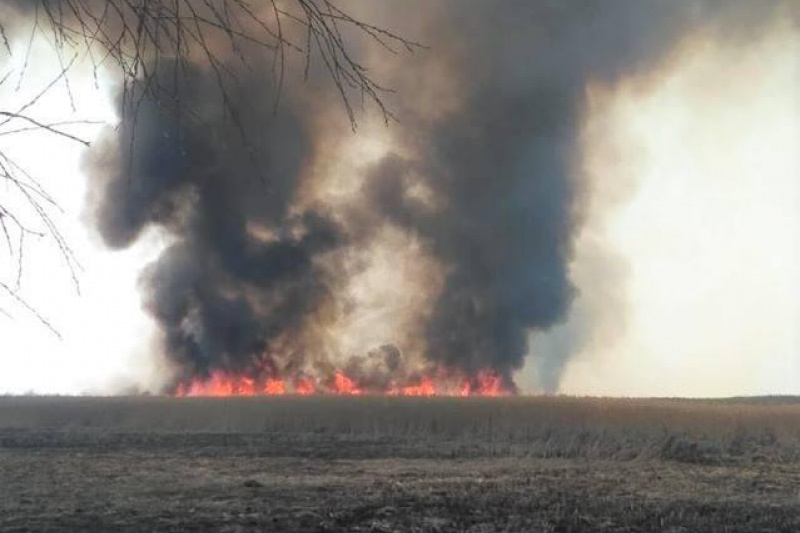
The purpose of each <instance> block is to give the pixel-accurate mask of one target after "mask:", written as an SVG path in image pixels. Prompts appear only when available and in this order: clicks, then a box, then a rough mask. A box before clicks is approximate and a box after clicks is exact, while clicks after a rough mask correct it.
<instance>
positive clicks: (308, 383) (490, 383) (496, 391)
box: [174, 370, 512, 397]
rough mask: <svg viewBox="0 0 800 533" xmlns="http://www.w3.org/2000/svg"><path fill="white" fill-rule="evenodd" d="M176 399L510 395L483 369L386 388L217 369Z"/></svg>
mask: <svg viewBox="0 0 800 533" xmlns="http://www.w3.org/2000/svg"><path fill="white" fill-rule="evenodd" d="M174 394H175V396H180V397H187V396H195V397H197V396H206V397H227V396H280V395H288V394H296V395H301V396H309V395H314V394H333V395H342V396H361V395H383V396H509V395H511V394H512V392H511V391H510V390H509V389H508V388H507V387H506V386H505V385H504V383H503V379H502V378H501V377H500V375H498V374H497V373H496V372H494V371H491V370H482V371H479V372H477V373H476V374H475V375H474V376H467V375H465V374H463V373H461V372H443V371H440V372H435V373H432V374H431V375H426V376H423V377H421V378H417V379H414V380H411V381H409V382H408V383H403V384H396V385H392V386H389V387H385V388H375V387H366V386H362V385H361V384H359V383H358V382H357V381H356V380H355V379H354V378H352V377H351V376H348V375H347V374H346V373H345V372H343V371H341V370H339V371H336V372H335V373H334V374H333V376H331V377H329V378H325V379H321V378H317V377H313V376H308V375H300V376H296V377H293V378H274V377H272V378H267V379H257V378H253V377H250V376H247V375H238V374H235V373H231V372H227V371H224V370H216V371H214V372H212V373H211V375H210V376H208V377H207V378H205V379H201V378H195V379H192V380H190V381H187V382H184V383H180V384H178V386H177V387H176V389H175V392H174Z"/></svg>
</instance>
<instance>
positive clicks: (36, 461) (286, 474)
mask: <svg viewBox="0 0 800 533" xmlns="http://www.w3.org/2000/svg"><path fill="white" fill-rule="evenodd" d="M0 531H3V532H22V531H37V532H39V531H45V532H55V531H163V532H178V531H198V532H199V531H230V532H245V531H291V532H295V531H297V532H303V531H309V532H312V531H313V532H324V531H330V532H333V531H369V532H389V531H419V532H423V531H424V532H462V531H469V532H494V531H544V532H550V531H552V532H569V531H617V532H623V531H624V532H627V531H670V532H679V531H685V532H695V531H714V532H716V531H720V532H722V531H728V532H759V531H785V532H797V531H800V403H798V402H797V401H796V400H795V399H792V398H772V399H757V400H744V399H736V400H726V401H689V400H601V399H573V398H506V399H473V398H467V399H445V398H434V399H419V398H341V397H328V398H285V397H281V398H242V399H223V400H211V399H168V398H0Z"/></svg>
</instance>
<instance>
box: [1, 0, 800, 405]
mask: <svg viewBox="0 0 800 533" xmlns="http://www.w3.org/2000/svg"><path fill="white" fill-rule="evenodd" d="M13 5H18V6H24V5H26V3H14V4H13ZM343 5H344V7H345V8H346V9H349V10H350V12H351V14H352V15H353V16H354V17H355V18H364V19H366V20H369V21H371V22H374V23H375V24H377V25H379V26H383V27H386V28H389V29H391V30H392V31H395V32H397V33H399V34H401V35H404V36H408V37H409V38H410V39H413V40H416V41H419V42H421V43H424V44H425V45H426V46H427V47H428V48H427V49H425V50H420V51H418V52H416V53H414V54H406V53H403V52H400V53H398V54H395V55H392V54H389V57H388V58H387V57H385V56H381V55H379V53H378V52H376V50H375V48H376V47H375V43H374V42H372V41H370V40H369V39H368V38H366V37H365V36H359V35H353V36H350V37H349V38H350V39H351V40H350V42H351V44H352V46H354V50H355V51H354V53H356V54H358V56H359V57H361V58H363V61H365V63H368V64H370V65H372V64H373V63H375V64H376V66H375V69H374V70H375V72H376V73H377V77H378V78H379V79H380V81H381V82H382V83H383V84H384V85H387V86H390V87H393V88H395V89H396V90H397V92H396V94H394V95H387V96H386V98H387V102H389V104H390V106H391V107H392V110H393V112H394V113H395V114H396V115H397V117H398V118H399V122H398V123H391V124H390V125H389V126H386V127H384V126H382V125H376V124H375V123H376V119H375V116H374V111H375V110H374V109H370V108H369V106H368V107H367V109H365V110H361V111H358V117H357V119H358V121H359V129H358V131H357V132H356V133H353V132H351V131H350V129H349V123H348V121H347V117H346V116H345V115H344V113H343V111H342V109H341V102H340V100H339V97H338V95H337V93H336V91H335V88H334V87H332V86H331V85H330V84H329V83H326V82H325V80H324V77H325V75H324V73H323V72H318V70H321V69H319V65H318V63H316V64H315V63H312V72H311V75H310V79H309V80H307V81H306V80H303V77H302V76H301V75H296V76H289V77H288V78H286V79H285V80H284V85H283V87H282V90H281V96H280V101H279V105H278V106H277V110H276V107H275V102H276V98H278V95H277V92H276V91H277V87H278V80H277V79H276V77H275V72H274V71H273V70H271V69H270V68H269V67H268V66H265V67H263V68H262V67H260V66H259V65H266V64H268V61H265V59H264V58H263V57H262V55H263V54H264V53H265V52H264V50H263V49H259V48H257V47H251V48H245V49H244V50H241V51H237V53H233V52H230V51H225V50H224V49H223V48H222V45H219V46H220V51H219V54H220V56H223V57H227V59H228V62H227V63H226V64H225V68H226V70H227V71H228V72H230V73H232V74H233V76H232V79H233V80H235V81H231V82H230V83H225V94H224V98H223V93H222V92H221V90H220V89H221V87H220V84H219V79H218V77H217V72H216V71H215V69H214V68H211V65H208V64H204V63H202V62H201V61H196V62H195V63H194V64H192V65H190V66H189V67H185V66H183V65H182V66H181V68H180V69H177V68H176V67H175V65H174V64H169V63H166V62H162V63H160V64H158V65H153V66H152V68H153V69H155V71H156V72H159V73H160V74H159V76H158V77H159V79H160V80H162V82H163V86H162V87H161V89H160V92H158V93H154V92H152V91H148V90H147V88H146V87H143V86H142V84H138V85H137V84H134V85H133V86H132V87H129V88H127V90H128V91H133V93H132V94H133V95H134V96H135V98H134V99H135V100H138V101H140V102H141V105H140V106H139V109H138V111H137V113H136V114H130V113H123V105H124V103H123V94H122V92H120V94H119V95H118V98H117V100H118V112H119V114H120V116H122V117H123V120H122V123H121V124H120V125H119V127H118V128H116V129H109V130H108V131H106V132H105V134H104V135H103V137H102V140H101V141H100V142H98V143H96V144H95V146H93V148H92V149H91V152H90V154H89V156H88V157H87V159H86V169H87V171H88V173H89V175H90V192H89V197H88V200H87V213H88V214H89V217H90V219H91V223H92V225H93V226H94V227H95V228H96V230H97V232H98V233H99V235H100V236H101V237H102V239H103V241H104V243H105V244H106V245H107V246H109V247H111V248H114V249H121V248H126V247H128V246H130V245H131V244H132V243H135V242H136V241H137V239H140V238H141V236H142V235H143V234H144V233H145V232H146V231H148V230H157V231H160V232H162V233H163V234H164V235H166V236H167V238H168V240H169V242H170V245H169V246H168V247H167V248H166V249H165V250H164V251H163V253H162V254H161V256H160V257H159V259H158V260H157V261H155V262H154V263H153V264H151V265H149V266H148V267H147V268H146V269H145V270H144V271H143V272H142V274H141V278H140V288H141V294H142V304H143V306H144V308H145V309H146V310H147V312H148V313H149V314H150V315H151V316H152V317H153V318H154V319H155V321H156V322H157V324H158V328H159V338H158V339H157V343H158V345H159V350H160V351H161V352H162V353H163V355H164V357H166V359H167V360H169V362H170V363H171V365H172V366H173V368H174V369H175V376H176V377H175V383H174V384H175V385H176V386H177V385H178V384H181V383H187V382H189V381H191V380H193V379H196V378H200V379H202V378H207V377H209V376H211V375H212V374H213V373H214V372H215V371H218V370H222V371H225V372H228V373H232V374H244V375H249V376H254V377H257V378H259V379H267V378H290V379H292V380H294V381H295V382H299V381H298V380H302V379H304V378H305V376H315V377H316V379H319V380H322V381H330V380H333V379H335V377H336V372H337V370H342V371H346V373H347V375H348V376H350V377H352V378H353V379H354V380H355V381H356V382H357V386H358V387H359V388H361V389H364V390H375V391H383V390H388V389H389V388H391V387H393V386H398V385H408V384H414V383H416V382H417V381H418V378H419V376H420V375H421V374H426V373H434V374H436V373H437V372H444V373H453V372H455V373H458V374H463V375H466V376H472V377H474V376H479V375H481V373H485V372H490V373H491V374H492V375H495V376H497V377H498V379H500V380H501V382H502V387H503V389H505V390H508V391H513V390H515V387H516V385H515V383H514V379H513V376H514V373H515V372H516V371H518V370H519V369H520V368H521V367H522V366H523V364H524V363H525V360H526V357H534V358H536V360H537V367H538V368H539V369H540V370H539V374H538V377H539V383H538V384H537V385H538V387H539V388H541V389H542V390H547V391H556V390H557V389H558V385H559V382H560V380H561V377H562V373H563V369H564V367H565V364H566V363H567V361H568V360H569V358H570V357H571V355H572V354H573V353H574V352H575V351H576V350H577V349H578V347H579V346H580V345H581V344H582V343H583V342H586V339H587V338H589V337H590V336H592V335H593V334H594V333H592V332H593V331H594V330H595V329H596V328H606V329H611V330H614V329H618V328H623V327H624V322H625V316H624V315H625V302H624V300H625V298H624V295H623V291H624V287H622V286H621V285H622V283H623V282H622V279H623V278H624V276H625V265H624V262H621V261H620V260H619V259H618V258H617V257H616V256H614V254H613V253H612V252H609V251H605V250H603V249H602V246H599V247H598V248H597V249H596V252H595V254H594V255H593V259H592V261H591V262H592V264H594V265H596V267H597V268H596V269H592V271H591V272H588V273H587V272H583V273H581V274H580V279H581V282H582V283H592V284H602V285H603V286H604V290H603V291H601V292H602V294H603V295H604V296H603V300H604V301H605V302H607V303H608V306H613V307H614V308H615V309H618V310H619V312H618V313H617V314H616V315H614V316H610V317H609V316H608V314H607V308H606V306H604V305H603V302H599V301H598V302H593V303H592V304H591V305H589V306H584V307H582V308H581V316H580V320H579V321H576V322H573V323H571V325H570V328H568V329H567V330H566V331H567V333H566V334H562V335H560V336H559V337H558V339H560V340H559V341H558V342H556V343H551V344H550V345H549V346H546V347H541V346H540V347H539V348H540V349H535V350H532V349H531V339H532V338H533V339H536V338H537V336H539V335H541V334H543V333H545V332H548V331H552V330H553V328H559V327H563V324H564V323H565V321H566V320H567V317H568V316H569V314H570V311H571V309H572V306H573V302H574V301H575V299H576V298H578V297H579V296H580V291H579V289H578V284H577V281H578V280H577V276H576V272H575V270H574V262H575V251H576V241H577V239H578V238H579V236H580V235H581V234H582V232H583V231H584V229H585V222H586V220H587V216H588V213H589V212H590V211H592V210H595V211H597V210H599V211H602V210H603V209H605V208H606V207H607V206H606V205H605V200H604V198H606V196H605V195H604V194H603V191H602V190H599V189H602V188H603V187H604V185H603V184H602V183H590V182H589V181H588V180H587V179H586V176H585V175H584V173H583V171H582V168H581V161H582V153H581V149H582V144H581V133H582V128H583V126H584V124H583V120H584V112H585V106H586V91H587V87H588V86H589V85H590V84H593V83H594V84H600V85H604V86H613V85H615V84H617V83H619V82H620V81H622V80H625V79H627V78H631V77H636V78H637V79H639V80H643V81H642V83H646V82H647V79H648V73H649V72H651V71H652V72H656V71H657V69H658V67H659V66H660V65H662V64H663V63H665V62H668V61H670V59H671V55H670V54H671V53H672V52H673V50H674V49H675V47H676V46H677V45H678V44H679V43H680V41H681V39H682V38H683V37H684V36H686V35H689V34H691V33H692V32H694V31H697V30H698V29H703V30H704V31H710V32H717V33H719V34H720V35H724V36H725V39H730V40H731V41H734V42H736V41H739V40H742V41H745V40H747V39H750V38H752V36H753V35H755V34H757V33H758V32H759V31H760V30H761V29H762V28H763V27H764V26H765V24H766V23H767V22H768V21H770V20H772V18H773V17H774V16H775V15H776V13H779V12H781V13H790V14H791V16H793V17H795V18H796V17H797V15H798V6H797V4H794V3H793V2H790V1H788V0H786V1H778V0H776V1H772V2H764V3H761V2H752V1H750V0H719V1H715V0H702V1H701V0H697V1H690V0H685V1H673V2H655V1H654V2H642V1H640V0H617V1H610V2H603V3H598V2H592V1H588V0H587V1H573V2H554V1H545V0H541V1H529V0H526V1H522V0H519V1H517V0H509V1H504V2H483V1H457V2H456V1H437V2H428V1H422V0H420V1H418V2H404V3H403V6H402V9H401V8H400V7H399V6H396V5H382V4H381V5H378V4H375V3H371V4H370V5H364V4H363V3H357V2H345V3H343ZM781 10H783V11H781ZM410 13H413V14H414V15H409V14H410ZM23 18H24V17H23ZM211 46H216V45H215V44H214V43H212V44H211ZM240 53H241V54H244V57H245V62H246V63H248V64H250V65H253V66H251V67H247V66H245V65H244V64H243V63H242V61H241V60H240V57H239V55H238V54H240ZM226 54H227V55H226ZM289 65H290V67H291V66H293V67H300V68H302V67H301V66H300V62H298V63H297V64H294V63H290V64H289ZM178 70H180V76H175V75H174V74H175V72H176V71H178ZM125 96H126V97H129V96H130V94H126V95H125ZM225 98H227V99H228V100H229V101H230V102H233V109H234V110H235V111H234V112H233V113H231V109H230V108H229V107H227V106H226V100H225ZM370 136H374V138H377V139H379V140H380V143H379V144H380V147H379V148H378V149H377V151H376V152H375V153H374V154H372V155H371V156H370V157H351V155H352V154H353V153H356V152H357V150H355V151H354V149H353V147H354V146H355V147H358V146H362V145H364V144H367V143H369V142H370ZM409 258H411V259H410V262H411V263H413V265H412V264H409V265H408V267H407V268H405V267H404V268H397V265H398V264H399V262H401V261H404V260H409ZM376 279H378V280H379V281H377V282H376V281H375V280H376ZM587 280H588V281H587ZM387 285H395V286H396V287H398V288H400V289H402V290H398V291H395V292H392V291H388V290H386V289H385V286H387ZM375 291H385V296H384V292H380V294H381V297H371V296H370V295H374V294H377V293H376V292H375ZM595 294H596V291H595ZM376 300H377V301H376ZM601 315H602V318H601ZM370 317H378V318H370ZM378 322H383V326H382V327H381V328H380V329H378V330H376V327H375V324H376V323H378ZM376 331H379V332H380V336H382V337H381V338H378V337H377V336H376V334H375V332H376ZM534 344H535V341H534Z"/></svg>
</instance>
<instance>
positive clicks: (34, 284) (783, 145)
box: [0, 21, 800, 396]
mask: <svg viewBox="0 0 800 533" xmlns="http://www.w3.org/2000/svg"><path fill="white" fill-rule="evenodd" d="M42 46H43V45H40V46H39V49H38V52H37V54H36V55H35V56H34V57H35V60H36V61H35V65H36V68H35V69H33V70H30V71H29V72H28V74H27V75H26V77H25V80H24V83H23V84H22V86H21V89H20V90H19V91H15V90H14V89H15V88H16V87H15V85H16V84H7V85H6V86H4V87H0V99H2V100H3V103H4V105H5V104H6V102H8V101H12V102H13V101H19V102H22V101H24V100H25V98H26V96H27V95H30V94H33V93H35V92H36V91H38V90H39V89H41V87H42V86H43V85H46V83H48V82H49V80H50V79H51V77H52V75H53V73H54V72H56V71H57V68H58V66H57V64H56V63H55V62H54V61H52V60H51V59H50V56H49V54H47V52H46V50H44V49H43V48H42ZM798 57H800V33H798V31H797V28H796V27H792V26H791V25H790V24H788V23H782V22H781V21H776V22H775V24H774V25H773V27H772V30H771V31H769V32H767V33H766V34H764V35H762V36H760V37H759V38H758V39H757V40H754V41H752V42H749V43H747V44H746V45H745V44H741V43H739V44H736V45H733V44H731V43H730V42H727V43H726V42H721V41H719V40H717V39H716V38H715V37H713V36H711V35H702V34H701V35H693V36H689V37H688V38H687V39H685V40H684V41H683V42H682V43H681V44H680V47H679V49H678V50H676V52H675V54H673V55H672V56H671V57H670V60H669V61H667V62H666V64H664V65H655V66H654V67H653V71H652V72H646V73H644V74H643V75H642V77H641V79H637V78H635V77H634V78H631V79H626V80H625V81H623V82H621V83H618V84H616V85H614V86H606V85H603V83H602V82H600V81H598V82H597V83H594V84H590V86H587V87H586V91H585V92H586V101H587V105H586V106H585V108H586V113H585V116H584V117H582V128H583V130H582V135H581V150H582V161H583V164H582V172H583V173H584V174H585V175H586V179H588V180H590V181H591V186H592V190H593V199H592V202H593V203H594V204H596V205H593V206H592V207H590V209H589V210H588V213H589V215H588V216H589V219H588V220H587V222H586V224H585V226H584V229H583V230H582V233H581V235H580V236H579V238H578V243H577V253H576V257H575V260H574V263H573V265H572V268H573V278H574V280H575V283H576V284H577V286H578V289H579V291H580V295H579V297H578V300H577V301H576V304H575V305H574V307H573V309H572V311H571V315H570V318H569V319H568V320H567V322H566V323H565V324H562V325H560V326H557V327H556V328H554V329H553V330H551V331H550V332H548V333H547V334H545V335H539V336H536V337H535V338H534V339H533V341H532V342H533V346H532V349H531V351H532V352H533V354H534V355H535V354H536V353H537V352H539V353H543V352H546V351H548V350H562V349H566V348H565V346H570V348H569V349H574V350H575V351H576V352H577V353H576V354H574V355H573V356H572V358H571V360H570V362H569V363H568V366H567V367H566V370H565V373H564V376H563V379H562V382H561V389H560V392H564V393H569V394H603V395H670V396H675V395H691V396H716V395H737V394H757V393H800V277H799V276H798V275H797V273H798V272H800V150H798V147H800V99H799V98H798V94H800V62H799V61H798V59H797V58H798ZM16 60H17V61H19V58H17V59H16ZM17 66H19V64H17ZM8 67H9V65H0V69H5V70H7V69H8ZM5 70H0V73H2V72H4V71H5ZM71 82H72V87H71V89H72V94H73V95H74V98H75V105H76V108H77V111H76V113H77V114H78V115H79V116H81V117H85V118H89V119H93V120H101V121H105V122H108V123H113V122H114V121H115V120H116V119H115V117H114V116H113V111H112V106H111V104H110V102H109V95H108V93H107V91H105V90H104V84H103V83H102V80H101V83H100V85H101V87H100V88H96V87H95V82H94V79H93V78H92V77H91V76H90V75H88V73H87V72H83V73H81V72H76V73H75V74H74V75H73V77H72V78H71ZM36 115H37V116H39V117H46V118H47V119H49V120H58V119H59V118H67V119H68V118H70V117H71V116H72V111H71V109H70V103H69V95H68V94H67V93H66V92H65V91H63V90H56V91H52V92H51V93H50V94H48V96H47V97H46V98H45V99H43V100H42V101H41V102H40V103H39V104H38V105H37V108H36ZM97 130H98V127H96V126H84V127H81V128H78V129H76V130H75V131H76V132H78V133H80V134H82V135H85V136H87V137H90V138H91V137H92V136H93V135H95V134H96V132H97ZM368 131H369V130H367V133H368ZM0 143H2V146H3V148H4V149H6V150H7V151H8V152H10V153H13V154H14V155H15V156H16V157H17V158H18V160H19V161H20V162H21V163H22V164H23V165H25V166H26V168H27V169H29V170H30V171H31V172H32V173H34V174H35V175H36V176H39V177H41V181H42V182H43V184H44V185H45V187H46V188H47V190H48V191H49V192H50V193H51V194H52V195H53V196H54V197H55V198H57V199H58V201H59V203H60V204H61V207H62V208H63V214H61V215H59V217H58V221H59V223H60V224H61V228H62V230H63V231H64V233H65V235H66V237H67V238H68V239H69V242H70V244H71V245H72V246H73V248H74V250H75V252H76V254H77V256H78V259H79V260H80V262H81V264H82V266H83V270H82V271H81V272H79V274H78V279H79V282H80V293H78V291H76V288H75V286H74V284H72V283H71V278H70V275H69V272H68V270H66V269H65V267H64V266H63V261H62V260H61V259H60V258H59V256H58V253H57V251H56V250H54V248H53V247H52V245H50V244H48V243H47V242H34V241H32V240H31V241H29V242H28V243H27V247H26V255H25V258H24V277H23V279H22V294H23V295H24V296H25V297H26V298H27V299H28V301H29V302H30V303H31V304H33V305H35V306H36V307H37V309H39V310H40V312H41V313H42V314H43V315H44V316H46V317H47V318H48V319H49V320H50V321H51V322H52V323H53V324H54V325H55V327H56V328H57V329H58V330H59V332H60V333H61V334H62V338H61V339H58V338H57V337H55V336H54V335H52V334H50V333H49V332H48V331H47V330H46V329H45V328H43V327H42V326H41V324H40V323H38V321H37V320H36V319H35V318H34V317H32V316H31V315H30V314H29V313H27V312H26V311H25V310H23V309H21V308H19V306H15V305H14V304H13V302H11V301H10V300H9V299H8V298H7V297H5V296H0V308H2V309H4V310H6V311H8V312H10V314H11V316H10V317H6V316H3V315H1V314H0V393H4V392H8V393H21V392H26V391H35V392H42V393H45V392H50V393H56V392H57V393H81V392H87V391H91V392H109V393H110V392H118V391H120V390H122V388H124V387H125V386H127V385H129V384H134V385H141V386H145V387H148V386H151V387H152V386H157V385H158V376H159V375H162V374H161V373H160V372H159V369H158V362H157V358H154V357H152V354H151V351H150V350H151V343H150V341H149V339H150V338H151V336H152V334H153V324H151V321H150V319H149V318H148V317H147V316H146V315H145V314H144V312H143V311H142V310H141V308H140V304H139V295H138V292H137V278H138V275H139V271H140V270H141V268H142V267H143V265H145V264H147V263H148V262H150V261H151V260H152V259H153V258H154V257H155V256H156V255H157V253H158V251H159V250H160V249H161V248H162V247H163V246H164V242H163V238H160V237H159V235H155V234H152V235H150V236H149V237H148V238H146V239H144V241H143V242H142V243H140V244H139V245H137V246H135V247H133V248H132V249H128V250H126V251H122V252H110V251H107V250H105V249H104V248H103V246H102V245H101V244H100V241H99V239H98V238H96V237H95V236H94V235H93V234H92V232H91V230H89V229H87V227H86V225H85V224H84V221H83V217H82V213H83V209H84V205H83V202H84V197H85V193H86V191H85V186H86V182H85V178H84V177H83V174H82V170H81V157H82V149H81V147H80V146H79V145H76V144H72V143H69V142H68V141H65V140H60V139H55V138H53V137H51V136H48V135H43V134H41V133H26V134H21V135H16V136H5V137H0ZM353 144H354V145H356V146H361V147H362V148H363V150H364V151H374V150H376V149H377V150H380V149H381V147H380V145H378V147H377V148H376V147H375V142H374V139H371V138H370V137H369V135H368V134H365V133H364V132H362V133H361V134H360V136H359V137H356V138H354V140H353ZM371 157H372V156H371ZM0 194H2V190H0ZM5 253H6V252H5V250H3V252H0V254H5ZM2 257H3V258H5V255H2ZM13 266H14V264H9V263H7V262H6V261H5V259H4V260H3V262H2V264H0V269H1V270H0V274H1V275H2V276H4V277H3V279H13V278H14V274H13V272H12V271H11V270H13V268H12V267H13ZM387 267H388V268H391V265H388V266H387ZM612 285H613V287H614V289H613V290H612V289H611V286H612ZM598 310H600V311H601V316H605V317H607V319H605V318H604V319H603V320H601V322H600V323H601V326H598V327H596V328H595V329H593V330H592V331H589V332H588V333H587V332H586V331H584V330H583V329H582V325H581V320H582V317H584V316H586V315H587V314H588V313H592V314H593V315H595V314H596V313H597V311H598ZM579 330H580V331H581V335H584V336H585V338H583V339H582V340H581V344H580V346H578V347H575V346H574V338H575V335H576V334H577V333H576V332H577V331H579ZM529 361H530V364H528V365H527V366H526V367H525V368H524V369H523V370H522V371H521V372H520V374H519V376H518V381H519V383H520V385H521V386H522V388H523V390H525V389H526V388H527V390H529V391H532V392H535V390H533V389H534V388H535V384H536V383H537V382H538V381H537V377H536V376H537V373H538V372H542V371H543V370H542V369H540V368H537V364H536V361H537V359H536V358H535V357H531V358H530V359H529Z"/></svg>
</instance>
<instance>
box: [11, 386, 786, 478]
mask: <svg viewBox="0 0 800 533" xmlns="http://www.w3.org/2000/svg"><path fill="white" fill-rule="evenodd" d="M0 428H7V429H12V428H13V429H29V430H30V429H39V430H41V429H49V430H59V431H62V430H69V431H70V432H71V433H72V434H73V438H79V435H84V434H85V431H82V430H91V434H92V435H96V434H97V431H100V432H101V433H102V434H103V435H104V438H107V439H108V438H111V437H110V436H111V435H113V434H118V433H123V434H130V433H137V434H165V433H166V434H169V433H176V434H182V433H187V432H188V433H206V434H222V435H225V434H227V435H236V436H237V437H238V438H243V439H246V438H248V436H254V435H255V436H257V435H263V434H269V435H274V436H276V438H280V439H284V440H290V441H292V442H301V443H302V442H313V441H315V440H319V438H321V437H326V438H328V439H333V440H349V441H374V442H376V443H384V442H386V443H388V444H387V446H388V447H389V448H391V449H392V450H393V452H392V453H395V454H400V455H404V456H408V455H419V453H417V452H420V450H421V452H420V453H423V454H434V455H438V456H441V455H449V456H470V457H474V456H481V455H487V454H488V455H492V456H501V455H505V456H513V457H520V456H524V457H542V458H548V457H565V458H578V457H583V458H592V459H616V460H632V459H666V460H674V461H680V462H689V463H703V464H726V463H732V462H743V461H744V462H782V463H787V462H788V463H791V462H796V461H798V460H800V402H797V401H796V400H793V399H791V398H783V399H772V400H769V401H768V400H767V399H754V400H744V399H739V400H704V401H701V400H670V399H667V400H656V399H651V400H640V399H637V400H625V399H594V398H568V397H516V398H499V399H491V398H380V397H371V398H352V397H270V398H230V399H205V398H192V399H190V398H185V399H174V398H160V397H149V398H147V397H145V398H143V397H138V398H102V399H98V398H14V397H7V398H0ZM14 434H16V435H19V434H27V433H17V432H15V433H14ZM5 435H6V437H5V438H6V439H9V438H11V437H9V436H8V435H9V432H8V431H6V432H5ZM93 438H94V437H93ZM376 446H377V445H376ZM362 452H363V450H362Z"/></svg>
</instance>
